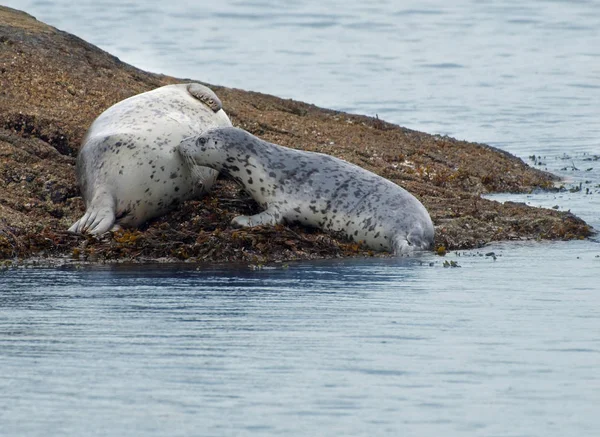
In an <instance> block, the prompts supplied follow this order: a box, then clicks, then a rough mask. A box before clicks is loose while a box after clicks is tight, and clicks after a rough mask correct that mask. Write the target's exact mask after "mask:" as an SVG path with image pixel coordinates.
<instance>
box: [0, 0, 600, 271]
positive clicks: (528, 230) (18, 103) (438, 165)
mask: <svg viewBox="0 0 600 437" xmlns="http://www.w3.org/2000/svg"><path fill="white" fill-rule="evenodd" d="M200 74H201V71H199V75H200ZM197 79H199V78H194V80H197ZM183 81H186V80H185V79H177V78H173V77H168V76H163V75H158V74H152V73H148V72H145V71H142V70H139V69H136V68H134V67H132V66H130V65H127V64H125V63H123V62H121V61H119V59H117V58H116V57H114V56H111V55H110V54H108V53H106V52H104V51H102V50H100V49H99V48H97V47H95V46H93V45H91V44H88V43H86V42H85V41H83V40H81V39H79V38H77V37H75V36H73V35H70V34H68V33H65V32H62V31H60V30H57V29H55V28H53V27H51V26H48V25H46V24H44V23H41V22H39V21H37V20H35V19H34V18H33V17H31V16H30V15H27V14H26V13H23V12H19V11H16V10H13V9H10V8H6V7H1V6H0V259H15V258H31V257H40V256H41V257H61V256H68V257H74V258H77V259H81V260H90V261H98V262H101V261H105V260H115V259H126V260H143V261H152V260H164V259H166V260H182V259H187V260H189V259H191V260H198V261H201V260H204V261H217V262H219V261H244V262H255V263H264V262H269V261H277V260H291V259H312V258H326V257H340V256H354V255H366V254H370V252H368V251H365V250H363V249H362V248H361V247H359V246H358V245H356V244H352V243H347V242H344V241H342V240H339V239H336V238H335V236H330V235H326V234H323V233H321V232H319V231H316V230H311V229H304V228H300V227H277V228H257V229H251V230H234V229H232V228H231V227H230V226H229V221H230V220H231V219H232V218H233V217H234V216H235V215H238V214H240V213H244V214H247V213H251V212H253V211H256V205H254V204H253V203H252V202H251V200H249V199H248V198H247V197H246V196H245V195H243V193H241V192H240V190H239V189H238V188H237V187H236V186H234V185H233V184H232V183H230V182H228V181H221V182H219V183H218V186H217V188H216V190H215V191H214V192H213V193H212V194H211V195H209V196H208V197H206V198H205V199H203V200H201V201H191V202H187V203H185V204H184V205H181V206H180V207H179V208H178V209H176V210H175V211H173V212H172V213H170V214H168V215H166V216H164V217H162V218H160V219H158V220H155V221H153V222H151V223H149V224H148V225H147V226H146V227H145V228H143V229H141V230H126V231H123V232H118V233H115V234H107V235H106V236H103V237H101V238H91V237H81V236H74V235H70V234H68V233H66V232H65V231H66V229H67V228H68V227H69V226H70V225H71V224H72V223H73V222H74V221H75V220H76V219H77V218H78V217H79V216H81V215H82V213H83V212H84V205H83V201H82V200H81V197H80V195H79V189H78V187H77V184H76V178H75V157H76V155H77V150H78V148H79V146H80V143H81V140H82V138H83V136H84V134H85V131H86V129H87V127H88V126H89V125H90V124H91V122H92V121H93V120H94V119H95V118H96V117H97V116H98V115H99V114H100V113H101V112H102V111H104V110H105V109H106V108H108V107H109V106H111V105H112V104H114V103H116V102H118V101H120V100H122V99H125V98H127V97H129V96H132V95H134V94H138V93H141V92H144V91H148V90H150V89H153V88H155V87H159V86H162V85H166V84H170V83H178V82H183ZM209 86H211V87H212V89H213V90H214V91H215V92H216V93H217V94H218V95H219V97H220V98H221V100H222V102H223V106H224V109H225V110H226V112H227V113H228V114H229V116H230V118H231V120H232V122H233V124H234V125H235V126H238V127H241V128H243V129H246V130H248V131H249V132H251V133H253V134H255V135H258V136H259V137H261V138H263V139H265V140H267V141H271V142H275V143H278V144H281V145H284V146H288V147H295V148H299V149H304V150H312V151H318V152H324V153H328V154H331V155H334V156H337V157H340V158H343V159H346V160H348V161H350V162H353V163H355V164H358V165H360V166H362V167H364V168H366V169H368V170H370V171H373V172H375V173H378V174H380V175H382V176H384V177H386V178H388V179H390V180H392V181H394V182H396V183H398V184H399V185H401V186H403V187H405V188H406V189H408V190H409V191H410V192H412V193H413V194H415V195H416V196H417V197H418V198H419V199H420V200H421V201H422V202H423V204H424V205H425V206H426V207H427V209H428V210H429V212H430V214H431V217H432V219H433V221H434V223H435V225H436V233H437V235H436V247H438V248H440V251H442V249H441V248H442V247H443V248H445V249H447V250H453V249H464V248H474V247H480V246H482V245H484V244H486V243H488V242H491V241H497V240H511V239H573V238H584V237H586V236H588V235H589V234H590V232H591V229H590V227H589V226H587V225H586V224H585V223H584V222H583V221H582V220H580V219H578V218H577V217H575V216H573V215H571V214H569V213H565V212H559V211H554V210H546V209H539V208H531V207H527V206H526V205H523V204H517V203H510V202H509V203H506V204H500V203H497V202H493V201H489V200H486V199H482V198H481V197H480V195H481V194H485V193H491V192H499V191H510V192H529V191H531V190H533V189H536V188H544V189H549V188H551V187H552V186H553V183H554V182H555V180H556V178H555V177H554V176H552V175H550V174H548V173H545V172H541V171H539V170H536V169H533V168H530V167H529V166H527V165H526V164H525V163H524V162H522V161H521V160H520V159H518V158H516V157H514V156H511V155H510V154H508V153H505V152H502V151H500V150H497V149H495V148H492V147H489V146H486V145H483V144H475V143H469V142H465V141H458V140H455V139H452V138H448V137H440V136H435V135H429V134H425V133H421V132H417V131H413V130H409V129H405V128H402V127H399V126H396V125H393V124H389V123H386V122H384V121H382V120H379V119H377V118H370V117H365V116H358V115H350V114H346V113H342V112H336V111H331V110H326V109H321V108H318V107H316V106H313V105H309V104H306V103H301V102H297V101H293V100H284V99H280V98H277V97H273V96H269V95H264V94H260V93H255V92H248V91H243V90H238V89H231V88H225V87H220V86H213V85H209Z"/></svg>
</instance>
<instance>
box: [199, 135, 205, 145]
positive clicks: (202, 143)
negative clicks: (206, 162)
mask: <svg viewBox="0 0 600 437" xmlns="http://www.w3.org/2000/svg"><path fill="white" fill-rule="evenodd" d="M205 144H206V138H202V137H200V138H198V145H202V146H204V145H205Z"/></svg>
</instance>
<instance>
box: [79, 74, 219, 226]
mask: <svg viewBox="0 0 600 437" xmlns="http://www.w3.org/2000/svg"><path fill="white" fill-rule="evenodd" d="M218 126H231V122H230V121H229V118H228V117H227V115H226V114H225V112H224V111H223V109H222V105H221V101H220V100H219V98H218V97H217V96H216V95H215V93H214V92H213V91H212V90H211V89H209V88H207V87H205V86H204V85H201V84H199V83H189V84H177V85H167V86H163V87H161V88H157V89H155V90H152V91H149V92H146V93H143V94H138V95H136V96H133V97H130V98H128V99H126V100H123V101H121V102H119V103H117V104H115V105H113V106H111V107H110V108H108V109H107V110H106V111H104V112H103V113H102V114H100V116H99V117H98V118H97V119H96V120H95V121H94V122H93V123H92V125H91V126H90V128H89V130H88V132H87V134H86V136H85V138H84V140H83V146H82V147H81V149H80V151H79V155H78V157H77V177H78V180H79V186H80V188H81V193H82V196H83V199H84V201H85V205H86V212H85V214H84V215H83V217H81V218H80V219H79V220H78V221H77V222H75V223H74V224H73V225H72V226H71V227H70V228H69V231H71V232H76V233H91V234H102V233H104V232H106V231H108V230H110V229H116V228H118V227H119V226H120V225H123V226H130V227H135V226H139V225H141V224H142V223H144V222H145V221H147V220H149V219H151V218H153V217H157V216H159V215H161V214H164V213H166V212H167V211H168V210H170V209H172V208H173V207H174V206H175V205H176V204H178V203H179V202H182V201H184V200H187V199H191V198H195V197H200V196H201V195H203V194H204V193H206V192H207V191H208V190H209V189H210V188H211V187H212V185H213V183H214V182H215V180H216V178H217V175H218V173H217V172H216V171H215V170H212V169H210V168H207V167H199V166H193V167H190V166H188V165H187V163H186V162H185V161H183V160H182V158H181V156H180V155H179V153H178V152H177V150H176V146H177V145H178V144H179V143H180V142H181V141H182V140H183V139H184V138H186V137H190V136H192V135H193V136H196V135H198V134H200V133H202V132H204V131H206V130H207V129H209V128H214V127H218Z"/></svg>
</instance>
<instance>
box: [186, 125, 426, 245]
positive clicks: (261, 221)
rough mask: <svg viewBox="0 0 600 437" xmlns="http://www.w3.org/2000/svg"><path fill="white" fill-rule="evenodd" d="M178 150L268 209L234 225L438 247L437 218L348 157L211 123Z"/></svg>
mask: <svg viewBox="0 0 600 437" xmlns="http://www.w3.org/2000/svg"><path fill="white" fill-rule="evenodd" d="M178 148H179V151H180V153H181V155H182V156H183V157H184V159H186V160H187V161H189V162H190V165H205V166H208V167H211V168H214V169H215V170H218V171H219V172H222V173H223V174H224V175H226V176H229V177H231V178H232V179H234V180H235V181H237V182H238V183H239V184H240V185H241V186H242V187H243V188H244V189H245V191H247V192H248V194H250V195H251V196H252V197H253V198H254V200H256V202H257V203H258V204H259V205H260V206H261V207H262V208H265V210H264V211H263V212H261V213H260V214H256V215H253V216H239V217H236V218H234V219H233V221H232V225H233V226H236V227H249V226H258V225H267V224H268V225H274V224H277V223H282V222H290V223H300V224H304V225H309V226H315V227H318V228H321V229H324V230H327V231H338V232H342V233H344V234H345V235H346V236H347V237H349V238H350V239H352V240H354V241H363V242H364V243H365V244H366V245H367V246H368V247H369V248H371V249H374V250H383V251H391V252H394V253H395V254H398V255H402V254H407V253H410V252H412V251H414V250H415V249H423V250H426V249H431V248H432V247H433V234H434V230H433V223H432V222H431V218H430V217H429V214H428V212H427V210H426V209H425V207H424V206H423V205H422V204H421V202H419V201H418V200H417V199H416V198H415V197H414V196H413V195H412V194H410V193H409V192H408V191H406V190H405V189H404V188H401V187H399V186H398V185H396V184H394V183H392V182H390V181H388V180H387V179H384V178H382V177H381V176H378V175H376V174H374V173H371V172H369V171H367V170H365V169H363V168H360V167H358V166H356V165H354V164H350V163H349V162H346V161H343V160H341V159H338V158H334V157H332V156H329V155H325V154H322V153H314V152H305V151H300V150H294V149H289V148H287V147H283V146H279V145H277V144H271V143H268V142H266V141H263V140H261V139H260V138H257V137H255V136H253V135H251V134H249V133H248V132H246V131H244V130H242V129H238V128H233V127H225V128H216V129H211V130H209V131H207V132H205V133H203V134H202V135H200V136H198V137H195V138H193V137H192V138H188V139H186V140H184V141H183V142H182V143H181V144H180V145H179V146H178Z"/></svg>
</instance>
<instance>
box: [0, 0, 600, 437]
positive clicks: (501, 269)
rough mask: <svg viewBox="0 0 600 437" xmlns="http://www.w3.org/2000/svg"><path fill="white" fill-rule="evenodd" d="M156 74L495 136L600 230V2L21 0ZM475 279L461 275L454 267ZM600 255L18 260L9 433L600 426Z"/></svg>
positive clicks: (393, 432)
mask: <svg viewBox="0 0 600 437" xmlns="http://www.w3.org/2000/svg"><path fill="white" fill-rule="evenodd" d="M2 4H3V5H6V6H10V7H14V8H18V9H22V10H25V11H26V12H28V13H30V14H32V15H34V16H35V17H36V18H38V19H40V20H42V21H44V22H46V23H49V24H51V25H53V26H56V27H58V28H59V29H62V30H65V31H68V32H70V33H73V34H75V35H77V36H79V37H81V38H83V39H85V40H87V41H89V42H91V43H93V44H96V45H98V46H99V47H101V48H103V49H105V50H107V51H108V52H110V53H112V54H114V55H116V56H118V57H119V58H120V59H121V60H123V61H125V62H128V63H131V64H133V65H135V66H137V67H140V68H143V69H146V70H151V71H154V72H158V73H165V74H171V75H174V76H178V77H188V78H192V79H199V80H202V81H206V82H209V83H213V84H219V85H225V86H230V87H239V88H244V89H249V90H254V91H260V92H265V93H270V94H275V95H278V96H281V97H286V98H293V99H296V100H302V101H306V102H310V103H314V104H317V105H320V106H324V107H329V108H333V109H338V110H343V111H349V112H354V113H361V114H367V115H372V116H375V115H378V116H379V118H382V119H385V120H387V121H391V122H394V123H398V124H400V125H403V126H406V127H409V128H412V129H417V130H421V131H425V132H429V133H439V134H444V135H450V136H453V137H456V138H459V139H466V140H470V141H478V142H484V143H488V144H491V145H494V146H496V147H499V148H502V149H504V150H507V151H509V152H511V153H513V154H515V155H517V156H519V157H521V158H522V159H524V160H525V161H527V162H528V163H529V164H530V165H532V166H536V167H538V168H541V169H547V170H548V171H551V172H554V173H556V174H559V175H561V176H562V177H563V178H564V183H563V184H564V189H563V190H562V191H560V192H556V193H544V192H539V193H532V194H527V195H511V194H495V195H493V196H489V197H491V198H493V199H495V200H498V201H505V200H512V201H520V202H526V203H528V204H531V205H534V206H542V207H547V208H557V209H560V210H570V211H571V212H573V213H575V214H577V215H578V216H580V217H582V218H583V219H585V220H586V221H588V223H590V224H591V225H592V226H594V227H595V228H596V229H600V104H599V102H600V2H597V1H585V0H581V1H575V0H570V1H567V0H564V1H560V0H547V1H544V0H538V1H523V0H521V1H508V0H505V1H494V2H493V1H476V0H457V1H453V2H446V1H441V0H429V1H416V0H407V1H385V0H379V1H369V2H365V1H359V0H345V1H341V0H340V1H315V0H305V1H302V2H297V1H289V2H278V1H275V0H240V1H228V2H227V1H223V2H203V1H199V2H198V1H195V2H194V1H184V0H171V1H169V2H163V1H157V0H151V1H141V0H139V1H128V0H122V1H119V2H117V1H106V0H94V1H91V0H82V1H78V2H73V1H70V0H4V1H3V2H2ZM446 260H448V261H454V262H456V263H457V265H458V267H455V268H452V267H444V266H443V263H444V261H446ZM599 278H600V243H599V242H598V237H594V238H591V239H589V240H585V241H571V242H506V243H501V244H495V245H491V246H487V247H485V248H482V249H479V250H474V251H464V252H459V253H450V254H448V255H447V256H446V257H445V258H440V257H437V256H434V255H432V254H424V255H422V256H420V257H416V258H410V259H383V260H382V259H376V260H373V259H359V260H345V261H320V262H311V263H308V262H306V263H304V262H303V263H289V264H275V265H273V266H268V267H267V268H264V269H262V270H252V269H251V268H249V267H248V266H246V265H221V266H212V267H206V266H202V267H200V268H197V266H190V265H179V266H138V267H131V266H129V267H127V266H102V267H73V266H66V267H62V268H54V269H42V268H35V267H31V266H30V267H23V268H18V269H14V268H13V269H4V270H0V436H2V437H4V436H9V437H12V436H49V435H61V436H63V435H64V436H116V435H129V436H166V435H168V436H192V435H193V436H196V435H197V436H215V437H216V436H219V437H221V436H246V435H249V436H250V435H252V436H274V435H285V436H398V435H403V436H404V435H405V436H432V437H434V436H511V437H512V436H515V437H516V436H524V437H525V436H557V437H558V436H560V437H564V436H578V437H579V436H597V435H600V414H598V411H599V410H598V408H599V407H598V406H599V405H600V373H599V372H598V369H599V368H600V285H599V281H598V279H599Z"/></svg>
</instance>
